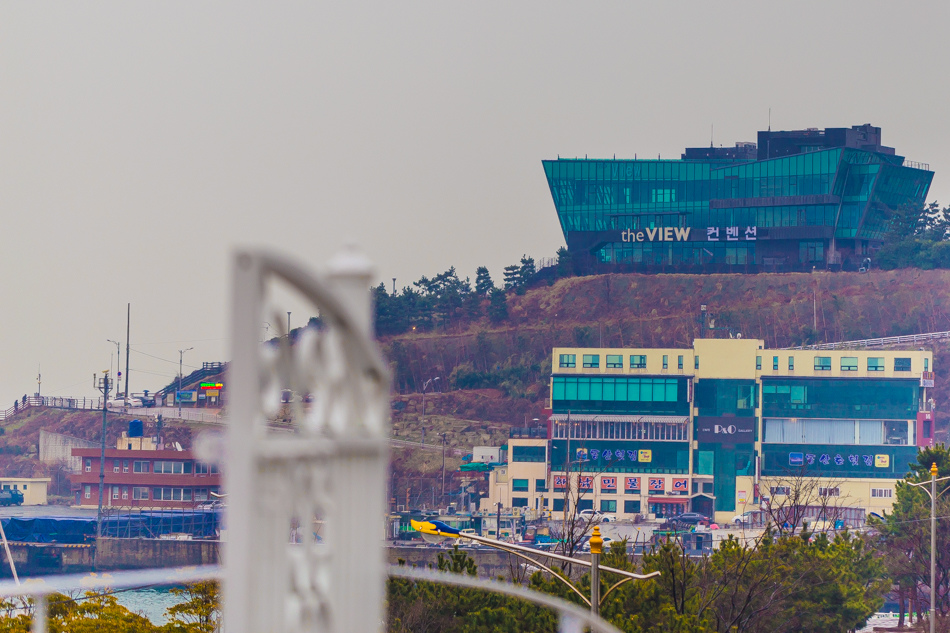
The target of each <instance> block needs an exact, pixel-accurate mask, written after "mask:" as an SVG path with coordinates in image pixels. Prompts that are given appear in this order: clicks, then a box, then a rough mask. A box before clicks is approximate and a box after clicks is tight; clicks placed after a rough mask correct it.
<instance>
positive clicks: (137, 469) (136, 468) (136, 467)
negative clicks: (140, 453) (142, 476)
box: [132, 461, 148, 473]
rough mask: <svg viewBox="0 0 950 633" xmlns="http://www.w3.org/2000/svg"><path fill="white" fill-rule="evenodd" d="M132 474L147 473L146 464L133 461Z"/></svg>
mask: <svg viewBox="0 0 950 633" xmlns="http://www.w3.org/2000/svg"><path fill="white" fill-rule="evenodd" d="M132 472H134V473H147V472H148V462H144V461H142V462H140V461H134V462H132Z"/></svg>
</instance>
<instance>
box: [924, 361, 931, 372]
mask: <svg viewBox="0 0 950 633" xmlns="http://www.w3.org/2000/svg"><path fill="white" fill-rule="evenodd" d="M924 371H930V359H929V358H925V359H924Z"/></svg>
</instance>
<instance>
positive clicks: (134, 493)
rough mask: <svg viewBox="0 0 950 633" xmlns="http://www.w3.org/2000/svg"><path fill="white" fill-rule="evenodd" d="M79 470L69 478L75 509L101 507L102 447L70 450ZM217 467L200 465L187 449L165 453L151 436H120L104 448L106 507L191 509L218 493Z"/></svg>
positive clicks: (168, 450)
mask: <svg viewBox="0 0 950 633" xmlns="http://www.w3.org/2000/svg"><path fill="white" fill-rule="evenodd" d="M72 454H73V456H74V457H77V458H79V459H81V460H82V469H81V470H80V471H79V472H78V473H76V474H73V475H70V481H71V482H72V488H73V493H74V494H75V497H76V499H75V502H76V505H78V506H94V507H95V506H98V504H99V459H100V454H101V449H100V448H74V449H72ZM220 487H221V475H220V474H219V472H218V467H217V466H215V465H213V464H211V465H209V464H203V463H201V462H200V461H198V460H197V459H195V456H194V454H193V453H192V452H191V451H187V450H174V449H171V450H170V449H168V448H166V447H165V446H164V445H163V444H162V443H161V442H156V441H155V439H154V438H152V437H145V436H141V435H135V434H133V435H132V436H131V437H130V436H129V434H126V433H123V434H122V436H121V437H119V438H118V440H117V441H116V447H115V448H110V449H106V462H105V490H104V492H103V497H102V504H103V507H106V508H129V509H131V508H135V509H142V510H144V509H161V508H194V507H195V506H197V505H199V504H201V503H205V502H207V501H209V500H210V499H211V493H218V491H219V490H220Z"/></svg>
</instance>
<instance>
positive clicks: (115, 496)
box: [112, 486, 119, 499]
mask: <svg viewBox="0 0 950 633" xmlns="http://www.w3.org/2000/svg"><path fill="white" fill-rule="evenodd" d="M112 498H113V499H118V498H119V487H118V486H112Z"/></svg>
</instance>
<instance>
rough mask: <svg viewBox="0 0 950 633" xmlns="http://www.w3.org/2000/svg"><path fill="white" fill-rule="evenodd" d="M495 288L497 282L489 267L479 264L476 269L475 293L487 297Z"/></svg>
mask: <svg viewBox="0 0 950 633" xmlns="http://www.w3.org/2000/svg"><path fill="white" fill-rule="evenodd" d="M494 289H495V282H493V281H492V280H491V275H490V274H489V273H488V268H486V267H485V266H479V267H478V268H476V269H475V294H477V295H481V296H482V297H487V296H488V294H489V293H490V292H491V291H492V290H494Z"/></svg>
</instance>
